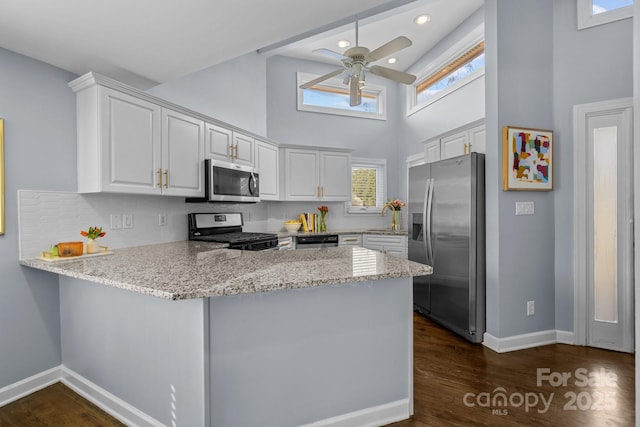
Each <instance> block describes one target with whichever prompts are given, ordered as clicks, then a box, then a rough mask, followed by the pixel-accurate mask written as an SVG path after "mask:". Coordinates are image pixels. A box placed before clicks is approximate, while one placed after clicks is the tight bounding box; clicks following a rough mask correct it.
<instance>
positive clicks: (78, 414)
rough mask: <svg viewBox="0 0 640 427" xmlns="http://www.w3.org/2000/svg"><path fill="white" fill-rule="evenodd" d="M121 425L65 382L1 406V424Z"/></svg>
mask: <svg viewBox="0 0 640 427" xmlns="http://www.w3.org/2000/svg"><path fill="white" fill-rule="evenodd" d="M58 426H69V427H71V426H73V427H76V426H78V427H80V426H82V427H99V426H101V427H120V426H124V424H122V423H121V422H119V421H118V420H116V419H115V418H113V417H112V416H111V415H109V414H107V413H106V412H104V411H103V410H101V409H100V408H98V407H97V406H95V405H94V404H92V403H91V402H89V401H88V400H86V399H84V398H83V397H81V396H79V395H78V394H76V393H74V392H73V391H72V390H71V389H70V388H68V387H66V386H65V385H63V384H62V383H56V384H53V385H51V386H49V387H47V388H44V389H42V390H40V391H37V392H35V393H32V394H30V395H29V396H27V397H23V398H22V399H19V400H16V401H15V402H12V403H10V404H8V405H6V406H3V407H2V408H0V427H58Z"/></svg>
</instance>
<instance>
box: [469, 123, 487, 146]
mask: <svg viewBox="0 0 640 427" xmlns="http://www.w3.org/2000/svg"><path fill="white" fill-rule="evenodd" d="M485 141H486V128H485V125H484V124H482V125H480V126H476V127H473V128H471V129H469V143H470V144H471V151H473V152H475V153H484V152H485V147H486V142H485Z"/></svg>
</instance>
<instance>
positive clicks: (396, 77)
mask: <svg viewBox="0 0 640 427" xmlns="http://www.w3.org/2000/svg"><path fill="white" fill-rule="evenodd" d="M355 24H356V45H355V46H354V47H352V48H349V49H347V50H346V51H345V52H344V54H342V53H338V52H334V51H332V50H329V49H316V50H314V51H313V52H314V53H320V54H322V55H325V56H328V57H330V58H333V59H336V60H338V61H341V62H342V66H343V68H339V69H337V70H335V71H332V72H330V73H327V74H325V75H323V76H320V77H318V78H317V79H313V80H311V81H309V82H307V83H305V84H302V85H300V89H309V88H311V87H313V86H315V85H317V84H318V83H321V82H323V81H325V80H328V79H330V78H332V77H336V76H337V75H339V74H343V75H344V77H343V80H342V81H343V83H344V84H345V85H346V84H348V85H349V105H351V106H352V107H354V106H356V105H360V103H361V102H362V89H363V88H364V85H365V71H368V72H370V73H371V74H375V75H377V76H380V77H384V78H386V79H390V80H393V81H396V82H398V83H402V84H407V85H410V84H412V83H413V82H414V81H415V80H416V76H414V75H413V74H408V73H405V72H403V71H398V70H394V69H391V68H387V67H383V66H380V65H371V66H369V64H371V63H372V62H375V61H378V60H380V59H383V58H385V57H387V56H389V55H391V54H393V53H395V52H398V51H399V50H402V49H405V48H407V47H409V46H411V44H412V43H411V40H409V39H408V38H406V37H404V36H400V37H396V38H395V39H393V40H391V41H389V42H387V43H385V44H383V45H382V46H380V47H378V48H377V49H374V50H372V51H370V50H369V49H368V48H366V47H364V46H359V45H358V20H357V19H356V21H355Z"/></svg>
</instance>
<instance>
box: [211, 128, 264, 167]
mask: <svg viewBox="0 0 640 427" xmlns="http://www.w3.org/2000/svg"><path fill="white" fill-rule="evenodd" d="M206 135H207V143H206V146H207V149H206V150H207V151H206V157H207V158H213V159H219V160H226V161H228V162H233V163H238V164H243V165H247V166H253V165H254V163H253V146H254V138H253V137H251V136H249V135H245V134H242V133H240V132H235V131H232V130H231V129H227V128H225V127H222V126H218V125H214V124H210V123H207V131H206Z"/></svg>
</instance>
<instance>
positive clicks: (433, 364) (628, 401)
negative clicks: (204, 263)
mask: <svg viewBox="0 0 640 427" xmlns="http://www.w3.org/2000/svg"><path fill="white" fill-rule="evenodd" d="M414 335H415V339H414V377H415V379H414V389H415V415H414V417H413V418H412V419H410V420H407V421H402V422H399V423H395V424H392V427H426V426H429V427H434V426H435V427H437V426H472V425H491V426H516V425H519V426H554V427H555V426H564V427H573V426H594V427H595V426H598V427H600V426H633V425H634V416H635V412H634V411H635V409H634V408H635V407H634V405H635V384H634V375H635V373H634V357H633V355H630V354H625V353H616V352H612V351H606V350H599V349H594V348H587V347H576V346H570V345H563V344H554V345H548V346H544V347H537V348H533V349H528V350H520V351H516V352H511V353H503V354H498V353H495V352H493V351H492V350H489V349H487V348H485V347H484V346H482V345H477V344H476V345H474V344H470V343H468V342H467V341H465V340H463V339H462V338H459V337H458V336H457V335H454V334H452V333H450V332H448V331H446V330H444V329H442V328H440V327H438V326H437V325H434V324H433V323H432V322H430V321H428V320H427V319H425V318H423V317H422V316H419V315H415V317H414ZM539 368H540V369H544V368H547V369H548V373H549V375H548V378H551V379H552V380H555V379H556V378H560V377H561V375H562V374H563V373H568V374H570V375H571V377H569V378H567V380H566V385H563V384H562V380H561V379H560V380H558V381H559V382H558V384H557V385H556V386H553V385H552V384H550V381H548V380H542V382H541V384H540V385H538V383H537V382H538V374H537V372H538V371H537V370H538V369H539ZM576 370H579V371H578V372H577V373H578V376H577V377H576ZM614 375H615V377H614ZM565 376H566V374H565ZM585 378H586V379H585ZM589 378H591V379H589ZM583 382H584V383H585V384H583ZM589 382H590V383H589ZM501 396H506V398H507V401H506V404H504V405H503V404H502V403H504V401H503V400H501V399H500V398H501ZM542 399H544V402H546V403H544V402H543V400H542ZM527 402H529V407H528V408H527ZM549 402H550V403H549ZM122 425H123V424H122V423H120V422H118V421H117V420H115V419H114V418H113V417H111V416H110V415H108V414H106V413H105V412H103V411H101V410H100V409H99V408H97V407H96V406H95V405H93V404H91V403H90V402H88V401H86V400H85V399H83V398H82V397H80V396H78V395H77V394H75V393H74V392H73V391H71V390H70V389H68V388H67V387H65V386H64V385H62V384H60V383H58V384H54V385H52V386H51V387H48V388H46V389H44V390H41V391H39V392H36V393H33V394H32V395H30V396H27V397H25V398H23V399H20V400H18V401H16V402H13V403H11V404H9V405H6V406H4V407H2V408H0V427H18V426H19V427H32V426H33V427H35V426H38V427H40V426H42V427H54V426H55V427H57V426H83V427H84V426H104V427H111V426H122Z"/></svg>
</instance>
